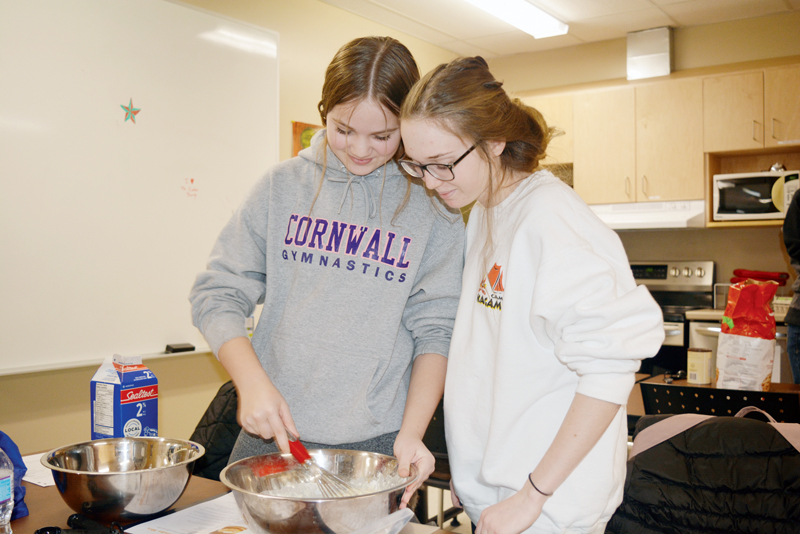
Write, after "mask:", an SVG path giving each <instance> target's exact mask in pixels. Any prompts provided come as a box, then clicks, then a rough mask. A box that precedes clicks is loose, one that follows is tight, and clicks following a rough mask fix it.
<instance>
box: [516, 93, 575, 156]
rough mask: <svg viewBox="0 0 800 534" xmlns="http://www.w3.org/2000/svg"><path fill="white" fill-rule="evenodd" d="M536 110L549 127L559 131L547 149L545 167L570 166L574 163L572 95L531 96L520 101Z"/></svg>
mask: <svg viewBox="0 0 800 534" xmlns="http://www.w3.org/2000/svg"><path fill="white" fill-rule="evenodd" d="M520 100H522V101H523V102H524V103H525V104H527V105H529V106H531V107H534V108H536V109H537V110H539V112H540V113H541V114H542V116H543V117H544V120H545V121H546V122H547V125H548V126H549V127H554V128H556V129H557V130H558V131H559V135H557V136H556V137H553V138H552V140H551V141H550V145H549V146H548V147H547V157H546V158H545V159H544V160H543V161H542V164H543V165H560V164H569V163H572V161H573V155H572V154H573V132H574V129H573V126H572V95H571V94H569V93H566V94H560V95H547V96H529V97H525V98H522V99H520Z"/></svg>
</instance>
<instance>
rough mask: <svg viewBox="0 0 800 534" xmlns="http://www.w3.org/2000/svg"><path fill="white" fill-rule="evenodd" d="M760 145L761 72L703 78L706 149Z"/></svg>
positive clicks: (713, 150)
mask: <svg viewBox="0 0 800 534" xmlns="http://www.w3.org/2000/svg"><path fill="white" fill-rule="evenodd" d="M763 147H764V74H763V72H761V71H758V72H748V73H745V74H729V75H724V76H709V77H708V78H704V79H703V148H704V149H705V151H706V152H724V151H727V150H748V149H751V148H763Z"/></svg>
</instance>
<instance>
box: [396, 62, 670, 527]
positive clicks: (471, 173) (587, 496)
mask: <svg viewBox="0 0 800 534" xmlns="http://www.w3.org/2000/svg"><path fill="white" fill-rule="evenodd" d="M501 85H502V84H501V83H500V82H498V81H496V80H495V79H494V77H493V76H492V74H491V73H490V72H489V69H488V66H487V64H486V62H485V61H484V60H483V59H481V58H462V59H458V60H455V61H453V62H452V63H450V64H447V65H441V66H439V67H438V68H436V69H434V70H433V71H432V72H430V73H429V74H427V75H426V76H425V77H424V78H423V79H422V80H420V81H419V82H418V83H417V84H416V85H415V86H414V88H413V89H412V90H411V92H410V93H409V95H408V97H407V98H406V100H405V102H404V104H403V108H402V110H401V115H400V120H401V133H402V137H403V143H404V145H405V149H406V154H407V156H406V159H405V160H404V161H403V166H404V168H405V169H406V171H407V172H409V173H410V174H411V175H413V176H417V177H419V178H422V179H423V180H424V182H425V185H426V186H427V187H428V188H429V189H431V190H433V191H435V192H436V194H437V195H438V196H439V197H440V198H441V199H442V200H444V202H445V203H447V205H449V206H450V207H453V208H463V207H466V206H469V205H470V204H472V203H473V202H474V203H475V204H474V207H473V208H472V210H471V212H470V216H469V223H468V225H467V245H466V252H465V265H464V277H463V283H462V291H461V300H460V303H459V308H458V314H457V317H456V325H455V328H454V330H453V338H452V342H451V347H450V357H449V360H448V367H447V380H446V386H445V395H444V397H445V398H444V414H445V417H444V419H445V428H446V436H447V450H448V456H449V461H450V469H451V473H452V483H453V490H454V491H453V495H454V502H457V501H458V499H460V502H461V503H462V504H463V506H464V508H465V509H466V512H467V514H468V515H469V517H470V519H471V520H472V522H473V523H474V524H476V531H477V532H478V533H479V534H489V533H491V534H496V533H514V534H515V533H519V532H526V533H540V532H575V533H593V534H599V533H602V532H603V531H604V529H605V524H606V522H607V521H608V520H609V518H610V517H611V515H612V514H613V512H614V510H615V509H616V507H617V506H618V504H619V503H620V501H621V499H622V485H623V482H624V479H625V462H626V457H627V439H626V437H627V417H626V412H625V404H626V403H627V400H628V395H629V393H630V391H631V388H632V387H633V384H634V373H635V372H636V370H637V369H638V368H639V363H640V360H641V359H643V358H647V357H650V356H653V355H655V353H656V352H657V351H658V349H659V347H660V346H661V342H662V340H663V337H664V330H663V327H662V318H661V310H660V309H659V307H658V305H657V304H656V303H655V301H654V300H653V298H652V297H651V296H650V294H649V293H648V292H647V290H646V289H645V288H644V287H637V286H636V284H635V282H634V279H633V276H632V273H631V270H630V267H629V262H628V259H627V257H626V256H625V251H624V250H623V248H622V244H621V243H620V240H619V238H618V237H617V235H616V234H615V233H614V232H613V231H612V230H610V229H609V228H608V227H607V226H605V225H604V224H603V223H602V222H601V221H600V220H599V219H598V218H597V217H596V216H595V215H594V214H593V212H592V211H591V210H590V209H589V208H588V206H586V204H585V203H584V202H583V201H582V200H581V199H580V198H579V197H578V196H577V195H576V194H575V192H574V191H572V189H571V188H570V187H568V186H567V185H565V184H564V183H562V182H561V181H559V180H558V179H557V178H555V177H554V176H553V175H552V174H551V173H550V172H548V171H546V170H542V169H541V168H540V167H539V162H540V161H541V159H542V158H543V157H544V156H545V150H546V149H547V143H548V141H549V139H550V135H551V131H550V129H549V128H548V127H547V125H546V124H545V121H544V119H543V118H542V116H541V114H540V113H538V112H537V111H536V110H534V109H532V108H530V107H527V106H525V105H524V104H522V103H521V102H519V101H518V100H514V101H512V100H510V99H509V97H508V95H507V94H506V93H505V91H504V90H503V88H502V86H501Z"/></svg>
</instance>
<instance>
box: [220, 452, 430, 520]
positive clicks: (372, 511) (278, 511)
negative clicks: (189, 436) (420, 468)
mask: <svg viewBox="0 0 800 534" xmlns="http://www.w3.org/2000/svg"><path fill="white" fill-rule="evenodd" d="M308 452H309V453H310V454H311V456H312V457H313V458H314V460H315V461H316V462H317V463H318V464H319V465H320V467H322V468H324V469H327V470H328V471H330V472H332V473H333V474H334V475H336V476H338V477H340V478H342V479H344V480H345V482H350V483H355V484H357V485H358V484H362V483H363V482H365V481H370V480H376V479H379V478H380V476H381V475H382V476H383V477H395V476H396V475H397V459H395V458H393V457H391V456H386V455H383V454H376V453H371V452H361V451H350V450H343V449H312V450H310V451H308ZM276 466H278V469H274V468H275V467H276ZM287 467H288V468H289V470H290V471H288V472H287V471H284V473H286V474H285V475H284V474H280V473H279V474H277V475H267V476H263V475H264V474H265V473H271V472H274V471H275V470H278V471H280V470H282V469H285V468H287ZM297 468H299V469H303V468H302V467H300V466H298V464H297V462H295V460H294V458H292V456H291V455H290V454H281V453H273V454H265V455H262V456H253V457H251V458H245V459H243V460H239V461H238V462H235V463H233V464H231V465H229V466H228V467H226V468H225V469H223V470H222V473H220V480H221V481H222V483H223V484H225V485H226V486H228V487H229V488H231V489H232V490H233V493H234V497H235V499H236V504H237V505H238V506H239V509H240V510H241V512H242V515H244V517H245V519H246V520H247V523H248V525H249V529H250V530H253V531H254V532H256V533H257V534H284V533H292V534H347V533H350V532H353V531H354V530H357V529H360V528H363V527H365V526H367V525H370V524H372V523H375V522H376V521H378V520H379V519H381V518H383V517H386V516H387V515H389V514H391V513H392V512H395V511H396V510H398V508H399V507H400V499H401V497H402V496H403V491H404V490H405V488H406V486H408V485H409V484H411V483H412V482H414V481H415V480H416V478H417V472H416V469H415V468H414V467H413V466H412V472H411V476H410V477H408V478H406V479H403V481H402V482H401V483H399V484H396V485H393V486H391V487H385V488H381V489H380V491H377V492H375V493H369V494H365V495H358V496H355V497H338V498H332V499H324V498H319V499H300V498H291V497H279V496H276V495H274V493H278V494H280V491H275V490H276V489H278V488H280V486H281V485H282V484H286V485H290V484H292V483H296V478H295V477H292V476H290V474H291V470H294V469H297ZM362 485H363V484H362ZM265 490H271V492H270V493H272V494H269V495H265V494H263V493H262V492H263V491H265Z"/></svg>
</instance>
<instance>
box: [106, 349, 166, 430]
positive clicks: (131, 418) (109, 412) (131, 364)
mask: <svg viewBox="0 0 800 534" xmlns="http://www.w3.org/2000/svg"><path fill="white" fill-rule="evenodd" d="M91 398H92V439H103V438H122V437H136V436H158V380H156V375H154V374H153V372H152V371H150V369H148V368H147V367H145V366H144V365H143V364H142V358H141V356H120V355H118V354H115V355H114V357H113V358H110V357H109V358H106V361H104V362H103V364H102V365H101V366H100V368H99V369H98V370H97V372H96V373H95V374H94V377H92V383H91Z"/></svg>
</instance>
